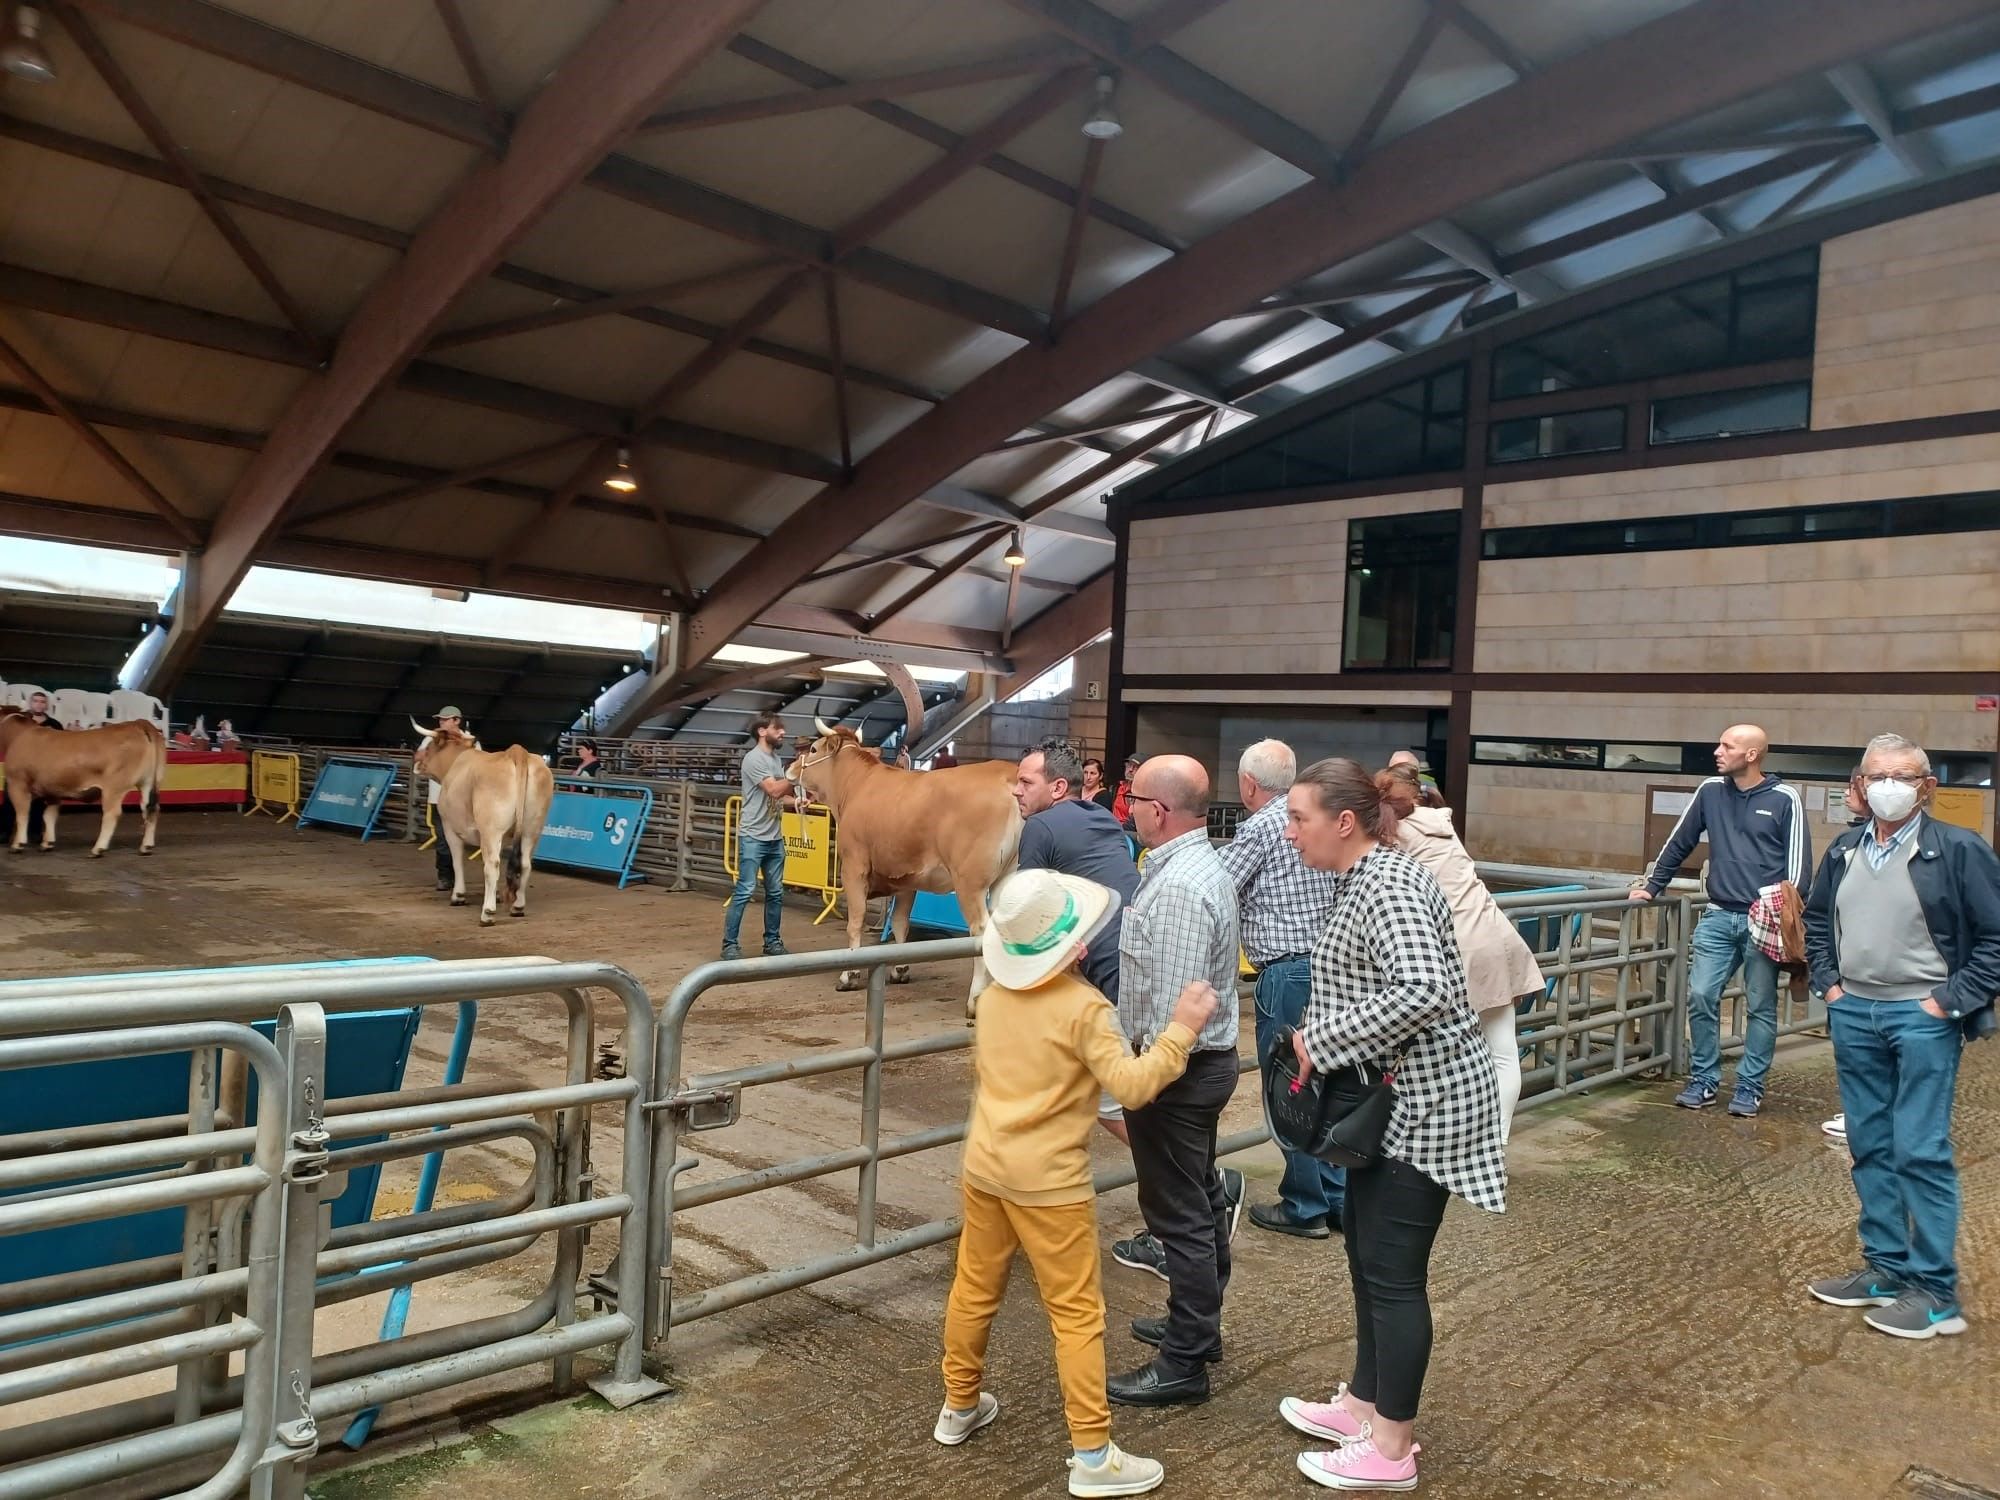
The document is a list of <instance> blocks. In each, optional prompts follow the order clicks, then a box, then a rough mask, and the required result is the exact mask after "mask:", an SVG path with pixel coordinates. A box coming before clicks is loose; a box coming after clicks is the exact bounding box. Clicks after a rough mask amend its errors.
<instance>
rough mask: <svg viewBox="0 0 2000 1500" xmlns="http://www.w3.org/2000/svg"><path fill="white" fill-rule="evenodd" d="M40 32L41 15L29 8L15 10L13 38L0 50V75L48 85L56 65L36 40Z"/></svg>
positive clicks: (22, 7)
mask: <svg viewBox="0 0 2000 1500" xmlns="http://www.w3.org/2000/svg"><path fill="white" fill-rule="evenodd" d="M41 30H42V13H41V12H40V11H39V10H37V9H36V8H35V7H34V6H32V5H17V6H16V7H14V27H13V33H14V34H13V35H12V36H10V37H8V38H7V44H6V45H5V46H4V47H0V72H4V73H7V74H8V75H10V76H11V77H14V78H20V79H24V80H26V81H27V82H29V83H48V82H50V81H52V80H53V79H54V78H55V76H56V65H55V64H54V63H53V62H51V61H50V60H49V54H48V51H47V50H46V49H45V48H44V47H43V46H42V44H41V43H40V42H39V41H37V40H36V38H37V37H38V36H39V35H40V33H41Z"/></svg>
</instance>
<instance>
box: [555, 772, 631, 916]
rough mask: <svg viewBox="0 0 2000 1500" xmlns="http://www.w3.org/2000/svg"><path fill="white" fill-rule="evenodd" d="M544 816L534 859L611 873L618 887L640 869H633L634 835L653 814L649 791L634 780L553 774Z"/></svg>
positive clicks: (628, 883)
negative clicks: (553, 791) (551, 794)
mask: <svg viewBox="0 0 2000 1500" xmlns="http://www.w3.org/2000/svg"><path fill="white" fill-rule="evenodd" d="M556 788H557V790H556V794H555V796H554V797H552V798H551V799H550V800H549V816H548V819H547V821H546V822H544V823H543V824H542V836H541V839H540V840H539V841H538V842H537V843H536V845H535V863H536V864H538V865H540V864H549V865H562V866H565V867H567V868H569V869H573V870H594V871H596V872H597V873H598V874H600V875H616V876H617V877H618V885H619V888H620V889H621V890H622V889H623V888H624V887H625V886H628V885H630V884H631V883H632V882H633V881H635V880H644V879H645V878H646V877H645V875H644V874H643V873H640V874H634V873H633V872H632V860H633V858H634V856H636V855H637V854H638V852H639V837H640V835H641V834H643V833H644V832H645V831H646V820H647V819H648V818H649V817H651V816H652V812H653V789H652V788H651V787H649V786H644V785H642V784H640V783H638V782H633V781H596V780H593V779H592V778H590V777H588V776H558V777H557V778H556Z"/></svg>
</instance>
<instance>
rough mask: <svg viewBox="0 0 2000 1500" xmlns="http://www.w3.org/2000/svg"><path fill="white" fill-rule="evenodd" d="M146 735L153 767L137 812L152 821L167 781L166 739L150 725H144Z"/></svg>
mask: <svg viewBox="0 0 2000 1500" xmlns="http://www.w3.org/2000/svg"><path fill="white" fill-rule="evenodd" d="M146 734H147V737H148V738H150V739H151V740H152V742H153V747H152V748H153V765H152V775H150V776H148V777H147V778H146V785H145V787H144V789H143V790H142V792H141V794H140V797H139V810H140V812H141V813H143V814H144V815H145V816H146V817H147V818H148V819H152V818H156V817H158V816H159V814H160V788H161V787H162V786H163V785H165V783H166V779H167V737H166V736H165V735H163V734H161V733H160V731H159V730H158V729H157V728H156V727H154V726H153V725H151V724H148V725H146Z"/></svg>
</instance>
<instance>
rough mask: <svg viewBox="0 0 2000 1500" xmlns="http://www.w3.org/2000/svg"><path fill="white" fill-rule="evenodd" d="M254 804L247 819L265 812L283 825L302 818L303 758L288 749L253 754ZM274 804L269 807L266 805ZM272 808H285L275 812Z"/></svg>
mask: <svg viewBox="0 0 2000 1500" xmlns="http://www.w3.org/2000/svg"><path fill="white" fill-rule="evenodd" d="M250 797H251V801H250V805H249V806H248V807H246V808H245V809H244V810H243V816H244V817H246V818H247V817H249V816H250V814H252V813H265V814H268V815H269V816H272V817H275V818H276V819H277V820H278V821H279V822H280V823H282V822H284V821H285V820H286V819H287V818H296V817H297V816H298V815H299V758H298V756H296V755H294V754H292V753H291V752H290V751H288V750H253V751H252V752H251V753H250ZM266 803H269V804H271V806H270V807H267V806H266V805H265V804H266ZM271 807H282V808H283V809H284V811H283V812H281V813H273V812H272V811H271Z"/></svg>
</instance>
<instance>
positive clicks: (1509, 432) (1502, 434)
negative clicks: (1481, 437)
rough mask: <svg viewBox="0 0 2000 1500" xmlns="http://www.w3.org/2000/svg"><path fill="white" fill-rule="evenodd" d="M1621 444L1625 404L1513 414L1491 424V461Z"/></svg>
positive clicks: (1597, 450)
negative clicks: (1544, 413) (1550, 413)
mask: <svg viewBox="0 0 2000 1500" xmlns="http://www.w3.org/2000/svg"><path fill="white" fill-rule="evenodd" d="M1624 446H1625V408H1624V407H1622V406H1601V407H1597V408H1595V409H1594V410H1591V411H1565V412H1557V413H1555V414H1554V415H1553V416H1547V417H1513V418H1510V419H1508V420H1507V421H1505V422H1495V423H1494V424H1493V462H1495V463H1496V464H1512V463H1519V462H1521V461H1522V460H1523V459H1528V458H1565V457H1567V456H1568V455H1570V454H1572V453H1608V452H1611V451H1612V450H1613V449H1617V448H1622V447H1624Z"/></svg>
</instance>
